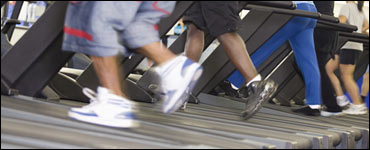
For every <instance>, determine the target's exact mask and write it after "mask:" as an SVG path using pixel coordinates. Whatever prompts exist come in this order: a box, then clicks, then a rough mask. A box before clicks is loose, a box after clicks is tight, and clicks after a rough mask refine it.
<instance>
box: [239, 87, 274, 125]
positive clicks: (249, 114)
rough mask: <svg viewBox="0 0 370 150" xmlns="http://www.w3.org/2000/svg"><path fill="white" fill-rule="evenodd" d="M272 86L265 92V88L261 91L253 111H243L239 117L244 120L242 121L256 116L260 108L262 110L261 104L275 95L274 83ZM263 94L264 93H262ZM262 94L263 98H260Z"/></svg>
mask: <svg viewBox="0 0 370 150" xmlns="http://www.w3.org/2000/svg"><path fill="white" fill-rule="evenodd" d="M271 84H272V86H271V87H272V88H270V89H268V90H265V88H264V89H263V91H262V92H261V93H260V94H259V95H258V98H259V100H258V103H257V105H256V106H255V107H254V109H252V111H251V112H246V111H243V112H242V114H241V117H242V118H243V119H244V120H248V119H249V118H251V117H252V116H253V115H254V114H256V113H257V112H258V111H259V110H260V109H261V108H262V104H263V103H264V102H265V101H267V100H268V99H271V98H272V96H273V95H274V94H275V92H276V90H277V85H276V83H275V82H273V81H272V82H271ZM263 92H265V93H263ZM266 92H267V94H266ZM261 94H263V95H264V96H265V97H260V95H261Z"/></svg>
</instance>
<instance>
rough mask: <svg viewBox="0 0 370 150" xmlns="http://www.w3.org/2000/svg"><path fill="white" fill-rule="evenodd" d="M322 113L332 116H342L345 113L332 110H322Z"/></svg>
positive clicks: (324, 115)
mask: <svg viewBox="0 0 370 150" xmlns="http://www.w3.org/2000/svg"><path fill="white" fill-rule="evenodd" d="M320 115H321V116H323V117H331V116H342V115H344V113H343V112H330V111H326V110H321V112H320Z"/></svg>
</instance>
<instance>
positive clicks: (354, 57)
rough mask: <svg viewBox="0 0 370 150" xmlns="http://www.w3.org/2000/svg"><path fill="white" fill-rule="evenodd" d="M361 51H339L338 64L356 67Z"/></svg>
mask: <svg viewBox="0 0 370 150" xmlns="http://www.w3.org/2000/svg"><path fill="white" fill-rule="evenodd" d="M361 53H362V52H361V51H359V50H353V49H342V50H340V56H339V63H340V64H344V65H356V63H357V61H358V59H359V58H360V55H361Z"/></svg>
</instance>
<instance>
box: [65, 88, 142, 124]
mask: <svg viewBox="0 0 370 150" xmlns="http://www.w3.org/2000/svg"><path fill="white" fill-rule="evenodd" d="M83 92H84V94H85V95H86V96H88V97H89V98H90V101H91V103H90V104H89V105H86V106H83V107H81V108H71V109H70V111H69V113H68V115H69V117H71V118H72V119H76V120H79V121H83V122H88V123H93V124H98V125H103V126H108V127H116V128H132V127H136V126H138V123H137V121H135V120H134V117H133V111H132V105H133V104H132V102H130V101H129V100H127V99H125V98H122V97H120V96H117V95H114V94H112V93H111V92H110V91H109V90H108V89H106V88H103V87H98V93H97V94H96V93H95V92H93V91H92V90H90V89H87V88H85V89H83Z"/></svg>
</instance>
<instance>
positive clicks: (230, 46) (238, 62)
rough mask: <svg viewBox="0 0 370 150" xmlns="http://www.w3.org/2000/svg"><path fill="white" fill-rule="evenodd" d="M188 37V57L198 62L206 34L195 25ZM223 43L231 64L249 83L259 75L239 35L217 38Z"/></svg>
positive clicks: (223, 35)
mask: <svg viewBox="0 0 370 150" xmlns="http://www.w3.org/2000/svg"><path fill="white" fill-rule="evenodd" d="M187 32H188V35H187V36H188V37H187V41H186V46H185V50H186V56H187V57H189V58H190V59H192V60H194V61H196V62H198V61H199V59H200V56H201V55H202V51H203V49H204V32H203V31H202V30H199V29H198V28H197V27H196V26H195V25H193V24H189V25H188V31H187ZM217 39H218V40H219V41H220V42H221V44H222V46H223V48H224V50H225V52H226V54H227V55H228V57H229V58H230V60H231V62H232V63H233V64H234V65H235V67H236V68H237V69H238V70H239V71H240V73H241V74H242V75H243V77H244V79H246V81H247V82H249V81H251V80H252V79H253V78H254V77H256V76H257V75H258V72H257V70H256V69H255V67H254V65H253V63H252V61H251V59H250V57H249V55H248V53H247V50H246V47H245V44H244V41H243V39H242V38H241V37H240V36H239V34H238V33H235V32H230V33H225V34H222V35H220V36H219V37H217Z"/></svg>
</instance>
